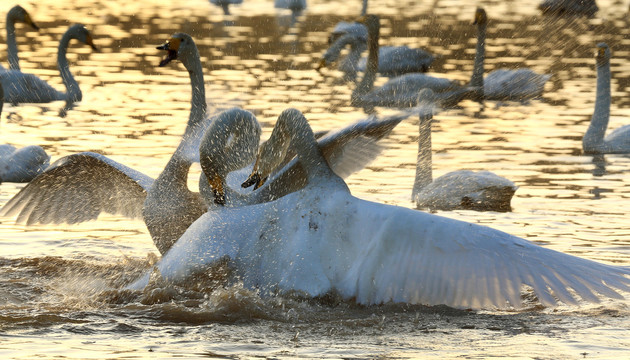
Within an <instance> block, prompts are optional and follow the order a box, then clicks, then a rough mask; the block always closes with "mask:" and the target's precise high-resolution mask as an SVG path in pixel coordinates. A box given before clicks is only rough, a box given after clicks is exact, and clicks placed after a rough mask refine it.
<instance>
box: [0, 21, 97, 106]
mask: <svg viewBox="0 0 630 360" xmlns="http://www.w3.org/2000/svg"><path fill="white" fill-rule="evenodd" d="M71 39H76V40H78V41H80V42H82V43H84V44H86V45H89V46H90V47H92V49H94V50H96V46H94V42H93V41H92V36H91V35H90V32H89V31H88V30H87V29H86V28H85V26H83V25H81V24H74V25H72V26H70V27H69V28H68V30H67V31H66V32H65V33H64V34H63V36H62V37H61V41H60V42H59V49H58V52H57V66H58V67H59V74H60V75H61V80H62V81H63V84H64V85H65V87H66V92H65V93H63V92H60V91H57V90H55V89H54V88H53V87H52V86H50V85H48V83H46V82H45V81H43V80H42V79H40V78H38V77H37V76H35V75H33V74H27V73H23V72H21V71H19V70H7V71H4V72H0V79H2V84H3V85H2V86H3V87H4V98H5V100H4V101H5V102H8V103H12V104H17V103H47V102H51V101H56V100H65V101H66V106H65V107H64V110H63V111H62V115H64V114H65V112H66V111H67V110H68V109H70V108H72V104H74V103H75V102H78V101H81V99H82V98H83V94H82V93H81V89H80V88H79V83H77V81H76V80H75V79H74V77H73V76H72V73H71V72H70V67H69V65H68V59H67V58H66V52H67V50H68V44H69V43H70V40H71Z"/></svg>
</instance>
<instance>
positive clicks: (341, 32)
mask: <svg viewBox="0 0 630 360" xmlns="http://www.w3.org/2000/svg"><path fill="white" fill-rule="evenodd" d="M367 35H368V33H367V29H366V27H365V25H363V24H360V23H344V24H343V26H340V24H337V26H336V27H335V29H334V30H333V33H332V34H331V37H330V39H331V40H332V43H331V45H330V46H329V48H328V49H327V50H326V52H325V53H324V55H323V56H322V59H321V61H320V63H319V66H318V69H321V68H322V67H324V66H327V65H328V64H330V63H333V62H335V61H337V60H338V59H339V57H340V55H341V51H342V50H343V49H344V48H345V47H346V46H350V51H349V53H348V54H347V55H346V56H344V57H343V59H342V60H340V61H339V64H338V65H337V69H338V70H340V71H342V72H343V73H344V75H343V79H344V81H356V76H357V71H362V72H365V69H366V65H367V59H366V58H362V57H361V53H363V52H364V51H365V50H366V49H367ZM434 59H435V57H434V56H433V55H432V54H431V53H429V52H427V51H425V50H423V49H412V48H409V47H408V46H406V45H405V46H382V47H379V49H378V73H379V74H381V75H383V76H398V75H402V74H406V73H410V72H426V71H427V70H428V69H429V67H430V66H431V63H433V60H434Z"/></svg>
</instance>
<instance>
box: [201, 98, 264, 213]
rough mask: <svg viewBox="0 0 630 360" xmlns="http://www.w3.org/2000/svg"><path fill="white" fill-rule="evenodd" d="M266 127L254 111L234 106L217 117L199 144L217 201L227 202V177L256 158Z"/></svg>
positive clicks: (202, 162)
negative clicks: (262, 127)
mask: <svg viewBox="0 0 630 360" xmlns="http://www.w3.org/2000/svg"><path fill="white" fill-rule="evenodd" d="M261 132H262V130H261V128H260V125H259V124H258V120H256V117H255V116H254V114H252V113H251V112H249V111H246V110H242V109H238V108H233V109H229V110H226V111H223V112H222V113H220V114H219V115H218V116H216V117H215V118H214V120H213V121H212V123H211V124H210V126H208V129H207V130H206V132H205V134H204V136H203V139H202V140H201V144H200V145H199V154H200V163H201V169H202V170H203V172H204V175H205V176H206V179H207V181H208V185H209V186H210V188H211V189H212V193H213V196H214V202H215V203H216V204H220V205H225V178H226V176H227V174H229V173H230V172H232V171H235V170H239V169H242V168H244V167H245V166H247V165H249V164H251V163H252V161H254V157H255V156H256V151H257V150H258V143H259V141H260V134H261Z"/></svg>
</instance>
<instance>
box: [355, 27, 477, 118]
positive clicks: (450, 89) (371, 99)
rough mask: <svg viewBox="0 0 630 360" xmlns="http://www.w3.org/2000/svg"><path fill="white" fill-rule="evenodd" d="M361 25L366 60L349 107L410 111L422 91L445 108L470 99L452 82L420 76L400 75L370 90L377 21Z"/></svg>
mask: <svg viewBox="0 0 630 360" xmlns="http://www.w3.org/2000/svg"><path fill="white" fill-rule="evenodd" d="M361 21H362V23H364V24H365V26H366V27H367V29H368V59H367V69H366V71H365V73H364V75H363V78H362V79H361V81H360V82H359V83H358V84H357V86H356V88H355V89H354V91H353V92H352V96H351V99H350V103H351V104H352V105H353V106H358V107H363V108H364V109H365V110H366V111H367V112H372V110H373V107H374V106H386V107H401V108H402V107H413V106H415V105H416V104H417V102H418V92H419V91H420V90H421V89H424V88H429V89H431V90H433V92H434V93H436V96H437V97H439V98H440V99H441V102H442V104H443V105H444V106H447V107H448V106H453V105H455V104H457V103H458V102H459V101H460V100H461V99H463V98H464V97H465V96H469V95H471V93H472V91H473V90H474V89H472V88H469V87H465V86H462V85H460V84H459V82H457V81H455V80H449V79H445V78H436V77H433V76H429V75H426V74H420V73H410V74H405V75H401V76H398V77H395V78H392V79H390V80H389V81H387V82H386V83H385V84H383V86H381V87H379V88H374V81H375V80H376V74H377V70H378V62H379V58H378V49H379V46H378V38H379V31H380V24H379V18H378V16H376V15H366V16H365V17H364V18H362V20H361Z"/></svg>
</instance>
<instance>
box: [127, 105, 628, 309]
mask: <svg viewBox="0 0 630 360" xmlns="http://www.w3.org/2000/svg"><path fill="white" fill-rule="evenodd" d="M288 143H290V144H288ZM267 144H270V145H269V146H267V147H265V148H263V149H262V151H261V152H260V153H259V156H258V160H257V164H258V165H257V166H256V167H255V169H254V173H255V174H256V173H257V174H258V177H264V176H265V173H264V171H268V170H269V169H268V168H266V166H269V165H271V166H273V164H276V163H278V162H279V161H280V159H281V158H282V156H283V151H284V150H286V149H287V148H288V147H292V148H294V149H295V151H296V152H297V153H298V157H299V158H300V161H301V162H302V164H303V165H304V169H305V171H306V174H307V178H308V185H307V186H306V187H305V188H304V189H302V190H299V191H297V192H294V193H291V194H289V195H286V196H284V197H282V198H280V199H278V200H276V201H272V202H268V203H263V204H257V205H250V206H244V207H238V208H222V209H219V210H217V211H213V212H209V213H206V214H204V215H203V216H202V217H201V218H199V219H198V220H197V221H196V222H195V223H194V224H193V225H192V226H191V227H190V228H189V229H188V230H187V231H186V233H185V234H184V235H183V236H182V237H181V238H180V239H179V240H178V241H177V243H175V245H174V246H173V247H172V248H171V250H170V251H169V252H168V253H167V254H165V255H164V256H163V257H162V259H161V260H160V261H159V262H158V263H157V264H156V267H155V269H154V273H155V274H156V275H157V274H159V275H160V276H161V278H163V279H164V280H166V281H172V282H178V281H184V280H188V279H189V278H190V277H191V276H193V275H194V274H195V273H196V272H199V271H205V270H207V268H208V266H211V265H213V264H216V263H218V262H222V261H225V260H228V264H229V265H231V267H232V273H233V274H234V275H235V279H237V281H242V282H243V284H244V285H245V286H246V287H248V288H252V289H254V288H255V289H258V290H259V291H260V293H261V294H262V295H263V296H264V295H270V294H275V293H278V292H279V293H284V292H292V293H293V292H299V293H302V294H303V295H306V296H320V295H324V294H326V293H328V292H331V291H334V292H337V293H338V294H340V295H341V296H342V297H344V298H345V299H353V300H356V301H357V302H358V303H361V304H378V303H384V302H405V303H420V304H427V305H437V304H445V305H449V306H453V307H461V308H475V309H476V308H495V307H497V308H507V307H510V306H511V307H515V308H519V307H521V305H522V304H521V290H522V288H523V286H524V285H528V286H530V287H531V288H532V289H533V291H534V292H535V294H536V295H537V297H538V299H539V300H540V302H541V303H542V304H543V305H548V306H551V305H554V304H556V303H557V302H563V303H566V304H577V299H578V298H582V299H584V300H587V301H593V302H597V301H598V300H599V295H603V296H607V297H612V298H623V297H622V295H620V294H619V293H618V292H617V291H615V290H616V289H619V290H622V291H630V277H629V276H630V268H629V267H619V266H612V265H605V264H601V263H597V262H595V261H591V260H586V259H581V258H578V257H575V256H571V255H567V254H563V253H560V252H557V251H553V250H549V249H546V248H543V247H540V246H537V245H534V244H532V243H530V242H528V241H526V240H524V239H521V238H518V237H515V236H511V235H509V234H506V233H504V232H501V231H498V230H494V229H491V228H488V227H485V226H480V225H476V224H471V223H467V222H462V221H458V220H453V219H449V218H444V217H440V216H436V215H432V214H427V213H423V212H420V211H415V210H411V209H406V208H401V207H397V206H390V205H384V204H379V203H374V202H369V201H364V200H360V199H358V198H355V197H353V196H352V195H351V194H350V192H349V190H348V188H347V186H346V184H345V183H344V182H343V180H342V179H341V178H339V177H338V176H336V175H335V174H334V173H333V172H332V171H331V170H330V168H329V167H328V166H327V164H326V160H325V159H324V158H323V156H322V154H321V152H320V151H319V150H318V147H317V146H316V143H315V139H314V137H313V133H312V131H311V130H310V127H309V126H308V123H307V122H306V120H305V119H304V117H303V115H302V114H301V113H300V112H299V111H297V110H295V109H289V110H285V111H284V112H283V113H282V114H281V115H280V117H279V118H278V122H277V123H276V128H275V129H274V131H273V133H272V135H271V137H270V139H269V140H268V142H267ZM150 277H151V274H145V275H144V276H142V277H141V278H139V279H138V280H137V281H135V282H134V283H132V284H131V285H129V287H128V288H130V289H143V288H144V287H145V286H146V285H147V284H148V283H149V280H150Z"/></svg>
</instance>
